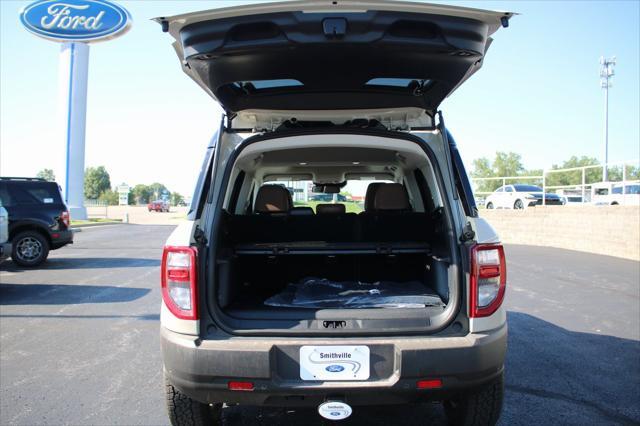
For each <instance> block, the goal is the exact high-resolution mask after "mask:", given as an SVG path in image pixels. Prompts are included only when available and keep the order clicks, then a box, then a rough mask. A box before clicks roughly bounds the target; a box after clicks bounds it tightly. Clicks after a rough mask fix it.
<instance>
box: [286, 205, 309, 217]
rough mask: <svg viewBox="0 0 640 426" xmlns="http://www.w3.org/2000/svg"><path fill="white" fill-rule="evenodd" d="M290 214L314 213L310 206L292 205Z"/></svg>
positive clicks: (303, 214)
mask: <svg viewBox="0 0 640 426" xmlns="http://www.w3.org/2000/svg"><path fill="white" fill-rule="evenodd" d="M289 214H290V215H291V216H313V215H314V214H315V213H314V212H313V209H312V208H311V207H294V208H292V209H291V210H290V211H289Z"/></svg>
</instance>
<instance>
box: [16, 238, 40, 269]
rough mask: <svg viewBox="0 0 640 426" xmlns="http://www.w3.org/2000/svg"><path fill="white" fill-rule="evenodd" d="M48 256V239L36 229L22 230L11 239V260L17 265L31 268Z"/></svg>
mask: <svg viewBox="0 0 640 426" xmlns="http://www.w3.org/2000/svg"><path fill="white" fill-rule="evenodd" d="M48 256H49V241H48V240H47V239H46V238H45V237H44V235H42V234H41V233H39V232H37V231H23V232H20V233H19V234H18V235H16V236H15V237H14V238H13V239H12V240H11V260H13V261H14V262H15V263H16V264H17V265H20V266H24V267H27V268H31V267H34V266H38V265H40V264H41V263H42V262H44V261H45V260H47V257H48Z"/></svg>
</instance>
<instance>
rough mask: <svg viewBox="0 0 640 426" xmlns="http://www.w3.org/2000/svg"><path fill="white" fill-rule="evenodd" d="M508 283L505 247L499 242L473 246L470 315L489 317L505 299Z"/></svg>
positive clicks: (473, 316)
mask: <svg viewBox="0 0 640 426" xmlns="http://www.w3.org/2000/svg"><path fill="white" fill-rule="evenodd" d="M506 285H507V268H506V264H505V258H504V248H503V247H502V246H501V245H499V244H479V245H476V246H473V248H472V249H471V286H470V287H471V294H470V297H469V301H470V303H469V316H470V317H472V318H478V317H487V316H489V315H491V314H493V313H494V312H495V311H497V310H498V308H499V307H500V305H501V304H502V300H503V299H504V292H505V289H506Z"/></svg>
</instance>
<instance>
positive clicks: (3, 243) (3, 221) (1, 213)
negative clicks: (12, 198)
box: [0, 202, 11, 261]
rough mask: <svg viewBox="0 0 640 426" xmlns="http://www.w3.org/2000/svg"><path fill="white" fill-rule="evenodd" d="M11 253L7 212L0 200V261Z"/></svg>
mask: <svg viewBox="0 0 640 426" xmlns="http://www.w3.org/2000/svg"><path fill="white" fill-rule="evenodd" d="M10 255H11V243H10V242H9V213H7V209H5V208H4V207H3V206H2V203H1V202H0V261H2V260H4V259H6V258H7V257H9V256H10Z"/></svg>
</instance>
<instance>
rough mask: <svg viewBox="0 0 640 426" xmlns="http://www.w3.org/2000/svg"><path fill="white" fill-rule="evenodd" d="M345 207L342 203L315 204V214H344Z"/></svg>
mask: <svg viewBox="0 0 640 426" xmlns="http://www.w3.org/2000/svg"><path fill="white" fill-rule="evenodd" d="M346 212H347V208H346V207H345V205H344V204H318V205H317V206H316V213H317V214H344V213H346Z"/></svg>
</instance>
